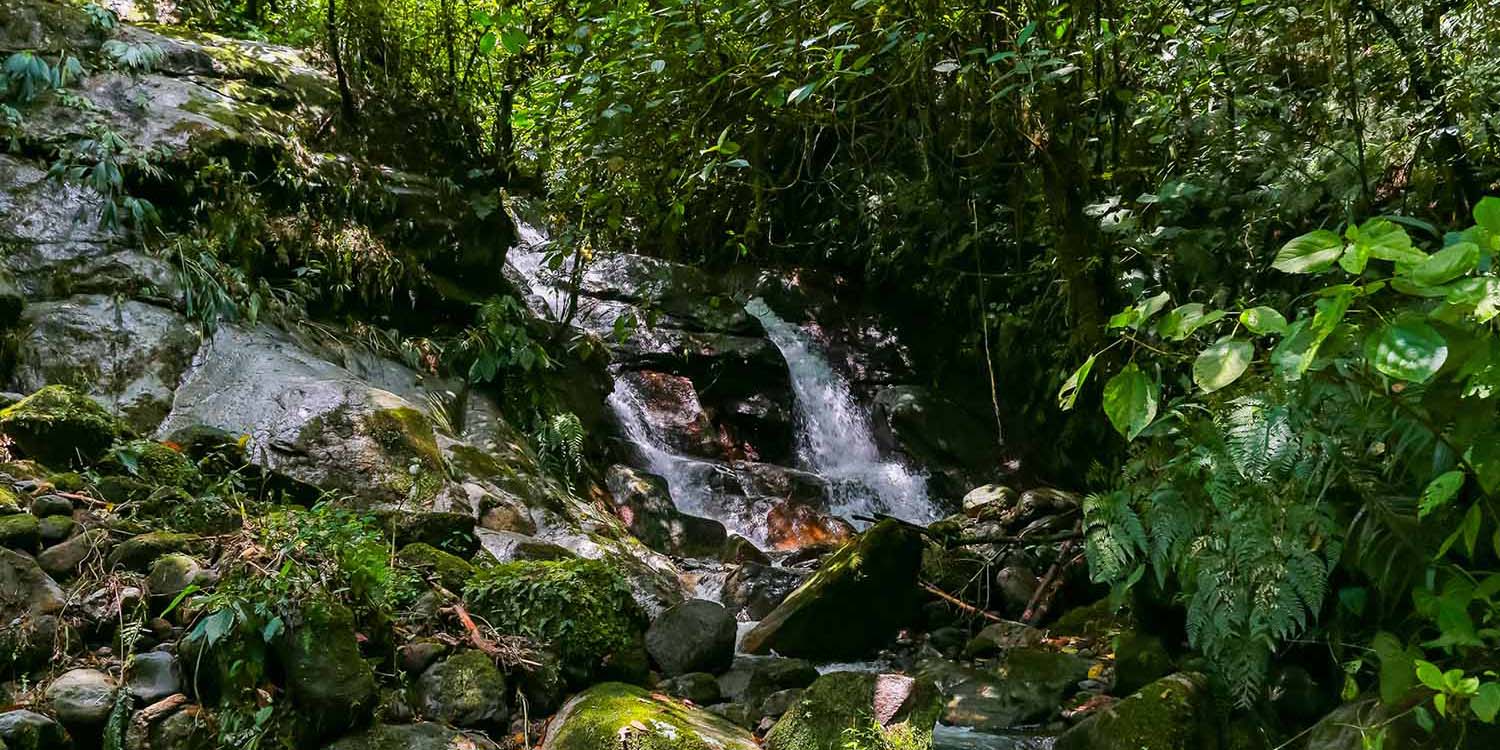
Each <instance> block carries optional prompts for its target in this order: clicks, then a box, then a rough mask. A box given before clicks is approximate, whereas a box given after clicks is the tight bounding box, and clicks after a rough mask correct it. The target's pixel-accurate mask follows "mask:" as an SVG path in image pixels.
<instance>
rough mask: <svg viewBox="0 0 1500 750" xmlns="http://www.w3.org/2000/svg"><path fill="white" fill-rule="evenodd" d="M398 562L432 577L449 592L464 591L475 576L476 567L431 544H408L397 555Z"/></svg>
mask: <svg viewBox="0 0 1500 750" xmlns="http://www.w3.org/2000/svg"><path fill="white" fill-rule="evenodd" d="M396 560H397V561H398V562H399V563H400V564H402V565H404V566H406V567H408V568H412V569H414V570H416V571H418V572H419V573H422V574H424V575H428V576H431V577H432V579H433V580H435V581H436V582H437V583H438V585H440V586H442V587H443V588H445V589H448V590H449V591H462V590H463V587H464V584H465V583H467V582H468V580H469V578H471V577H472V576H473V575H474V566H473V565H470V564H469V562H468V561H467V560H464V559H463V558H461V557H459V556H457V555H453V554H449V553H447V552H444V551H442V550H440V549H438V548H437V547H434V546H432V545H430V544H423V543H422V542H417V543H415V544H408V545H406V546H405V547H402V548H401V551H400V552H398V553H396Z"/></svg>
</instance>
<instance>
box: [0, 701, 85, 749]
mask: <svg viewBox="0 0 1500 750" xmlns="http://www.w3.org/2000/svg"><path fill="white" fill-rule="evenodd" d="M0 746H4V747H6V748H7V749H8V750H53V749H54V748H65V747H67V746H68V733H67V732H66V731H65V730H64V729H63V728H62V725H61V724H58V723H57V722H56V721H53V720H52V719H51V718H49V717H47V716H43V715H41V714H39V713H36V712H34V711H27V710H25V709H18V710H15V711H6V712H5V713H0Z"/></svg>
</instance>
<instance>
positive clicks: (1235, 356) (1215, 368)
mask: <svg viewBox="0 0 1500 750" xmlns="http://www.w3.org/2000/svg"><path fill="white" fill-rule="evenodd" d="M1254 358H1255V345H1254V344H1251V343H1250V342H1249V341H1245V340H1243V339H1230V340H1227V341H1220V342H1218V343H1217V344H1214V345H1213V346H1210V347H1208V348H1207V349H1204V350H1203V352H1202V353H1201V354H1199V355H1198V358H1197V359H1195V360H1193V382H1194V383H1197V384H1198V387H1199V388H1202V389H1203V392H1204V393H1213V392H1214V391H1217V390H1219V389H1220V388H1223V387H1225V386H1227V385H1229V384H1230V383H1233V382H1234V381H1236V380H1239V378H1240V376H1241V375H1244V374H1245V370H1246V369H1247V368H1249V367H1250V360H1251V359H1254Z"/></svg>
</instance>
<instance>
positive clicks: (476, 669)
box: [415, 649, 509, 727]
mask: <svg viewBox="0 0 1500 750" xmlns="http://www.w3.org/2000/svg"><path fill="white" fill-rule="evenodd" d="M415 698H416V708H417V710H418V711H420V712H421V714H422V716H423V717H424V718H427V719H432V720H434V721H441V722H443V723H444V724H451V725H453V726H458V727H499V726H504V725H505V720H506V718H507V717H508V716H509V711H508V710H507V709H506V706H505V677H504V676H503V675H501V674H500V670H499V669H498V668H496V667H495V663H494V662H493V661H492V660H491V659H490V657H489V656H487V655H485V654H484V652H482V651H476V650H473V649H469V650H465V651H460V652H458V653H456V654H454V655H452V656H450V657H448V658H447V659H444V660H443V661H440V662H438V663H437V664H434V665H432V666H431V667H428V668H427V671H425V672H423V673H422V676H421V677H420V678H419V679H418V680H417V684H416V687H415Z"/></svg>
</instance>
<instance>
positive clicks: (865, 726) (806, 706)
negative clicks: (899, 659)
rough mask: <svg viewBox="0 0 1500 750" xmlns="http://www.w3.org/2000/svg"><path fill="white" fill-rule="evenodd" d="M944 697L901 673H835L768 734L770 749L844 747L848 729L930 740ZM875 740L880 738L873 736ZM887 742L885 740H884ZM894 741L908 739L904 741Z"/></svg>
mask: <svg viewBox="0 0 1500 750" xmlns="http://www.w3.org/2000/svg"><path fill="white" fill-rule="evenodd" d="M941 708H942V699H941V696H939V694H938V691H937V688H936V687H934V686H933V685H932V683H930V682H928V681H926V680H923V679H919V678H914V677H909V676H906V675H898V674H875V673H871V672H830V673H829V674H825V675H823V676H822V677H819V678H818V681H817V682H814V683H813V684H812V685H811V686H809V687H808V688H807V689H806V690H804V691H803V692H802V696H801V698H800V699H799V700H798V701H797V702H796V704H795V705H793V706H792V707H791V708H790V709H789V710H788V711H787V712H786V713H785V714H783V715H782V717H781V718H780V719H779V720H777V722H776V725H775V726H773V727H771V731H770V732H768V733H767V734H766V738H765V747H766V750H843V748H845V747H846V746H847V743H848V741H849V736H848V733H849V732H851V731H852V732H855V733H859V734H870V733H878V734H880V735H881V737H882V738H884V737H902V738H910V739H911V741H912V742H913V743H915V744H914V745H913V746H916V747H920V746H926V745H927V744H928V743H930V742H931V737H932V729H933V727H934V726H936V725H937V720H938V713H939V712H940V710H941ZM872 739H875V738H872ZM882 744H884V743H882ZM890 744H899V745H905V744H907V743H906V742H905V741H899V742H891V743H890Z"/></svg>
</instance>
